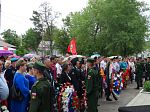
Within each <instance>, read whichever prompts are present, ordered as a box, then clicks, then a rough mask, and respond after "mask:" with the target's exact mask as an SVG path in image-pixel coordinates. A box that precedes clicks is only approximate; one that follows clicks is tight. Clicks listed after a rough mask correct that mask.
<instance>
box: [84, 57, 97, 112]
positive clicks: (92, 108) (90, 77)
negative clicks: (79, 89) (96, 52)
mask: <svg viewBox="0 0 150 112" xmlns="http://www.w3.org/2000/svg"><path fill="white" fill-rule="evenodd" d="M87 62H90V63H92V62H93V63H94V59H93V60H92V59H91V58H88V59H87ZM97 74H98V72H97V71H96V70H95V69H94V68H90V69H89V72H88V74H87V77H86V98H88V100H87V105H88V112H98V109H97V102H98V94H99V93H98V89H99V80H98V79H99V78H98V75H97Z"/></svg>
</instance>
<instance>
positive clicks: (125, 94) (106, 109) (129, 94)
mask: <svg viewBox="0 0 150 112" xmlns="http://www.w3.org/2000/svg"><path fill="white" fill-rule="evenodd" d="M135 87H136V82H135V81H133V83H130V84H128V86H127V88H125V89H124V90H122V91H121V94H120V97H119V98H118V100H117V101H115V100H114V98H113V96H112V95H111V99H112V100H113V101H106V97H105V96H104V95H103V97H102V98H99V100H98V104H100V106H98V112H118V108H119V107H124V106H126V105H127V104H128V103H129V102H130V101H131V100H132V99H133V98H134V97H135V96H136V95H138V93H139V92H140V90H141V89H142V88H140V90H135V89H134V88H135Z"/></svg>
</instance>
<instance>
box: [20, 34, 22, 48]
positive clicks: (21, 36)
mask: <svg viewBox="0 0 150 112" xmlns="http://www.w3.org/2000/svg"><path fill="white" fill-rule="evenodd" d="M20 37H21V41H20V46H22V35H21V36H20Z"/></svg>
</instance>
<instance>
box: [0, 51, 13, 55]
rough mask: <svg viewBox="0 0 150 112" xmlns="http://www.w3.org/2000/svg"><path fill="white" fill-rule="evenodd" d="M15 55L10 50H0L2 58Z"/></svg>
mask: <svg viewBox="0 0 150 112" xmlns="http://www.w3.org/2000/svg"><path fill="white" fill-rule="evenodd" d="M8 54H9V55H13V54H14V53H13V52H11V51H9V50H0V56H7V55H8Z"/></svg>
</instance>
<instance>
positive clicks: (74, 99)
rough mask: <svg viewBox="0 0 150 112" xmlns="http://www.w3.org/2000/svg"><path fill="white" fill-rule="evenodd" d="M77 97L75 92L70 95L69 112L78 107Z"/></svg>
mask: <svg viewBox="0 0 150 112" xmlns="http://www.w3.org/2000/svg"><path fill="white" fill-rule="evenodd" d="M78 100H79V99H78V96H77V94H76V93H75V92H72V93H70V96H69V104H68V108H69V112H74V110H75V109H76V108H77V107H78Z"/></svg>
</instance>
